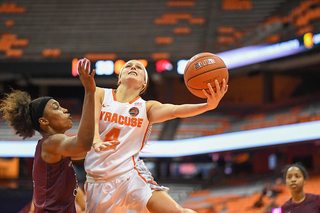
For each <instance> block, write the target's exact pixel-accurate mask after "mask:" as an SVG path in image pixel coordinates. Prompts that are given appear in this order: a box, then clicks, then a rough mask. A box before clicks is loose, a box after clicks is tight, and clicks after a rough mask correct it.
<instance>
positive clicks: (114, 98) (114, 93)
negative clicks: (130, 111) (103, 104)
mask: <svg viewBox="0 0 320 213" xmlns="http://www.w3.org/2000/svg"><path fill="white" fill-rule="evenodd" d="M112 96H113V100H114V101H117V98H116V90H115V89H113V90H112ZM139 98H140V96H139V95H138V96H137V97H136V98H135V99H133V100H132V101H129V104H132V103H133V102H135V101H136V100H138V99H139Z"/></svg>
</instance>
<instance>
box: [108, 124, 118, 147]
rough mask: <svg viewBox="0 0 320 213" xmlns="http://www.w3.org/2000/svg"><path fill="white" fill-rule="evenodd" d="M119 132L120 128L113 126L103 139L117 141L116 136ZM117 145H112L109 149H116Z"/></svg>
mask: <svg viewBox="0 0 320 213" xmlns="http://www.w3.org/2000/svg"><path fill="white" fill-rule="evenodd" d="M119 134H120V129H117V128H113V129H112V130H110V132H108V133H107V135H106V137H105V139H104V141H118V137H119ZM116 147H117V145H113V146H111V147H110V149H116Z"/></svg>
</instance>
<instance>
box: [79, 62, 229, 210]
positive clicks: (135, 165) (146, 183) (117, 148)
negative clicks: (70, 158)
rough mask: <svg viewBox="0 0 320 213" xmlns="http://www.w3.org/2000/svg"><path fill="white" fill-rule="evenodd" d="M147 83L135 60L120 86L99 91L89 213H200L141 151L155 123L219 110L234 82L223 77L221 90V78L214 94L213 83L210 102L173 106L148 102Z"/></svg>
mask: <svg viewBox="0 0 320 213" xmlns="http://www.w3.org/2000/svg"><path fill="white" fill-rule="evenodd" d="M147 84H148V73H147V71H146V69H145V67H144V66H143V65H142V64H141V63H140V62H139V61H136V60H131V61H128V62H127V63H126V64H125V65H124V66H123V67H122V69H121V71H120V73H119V79H118V88H117V89H116V90H112V89H104V88H97V89H96V95H95V106H96V107H95V110H96V112H95V130H96V131H95V137H94V138H95V139H94V142H93V147H92V148H91V150H90V151H89V152H88V154H87V156H86V159H85V163H84V164H85V170H86V172H87V180H86V186H85V187H86V201H87V210H86V212H88V213H93V212H95V213H103V212H108V213H125V212H128V208H129V209H132V210H134V211H136V212H138V213H148V212H151V213H172V212H175V213H176V212H177V213H178V212H181V213H182V212H194V211H193V210H190V209H185V208H182V207H181V206H180V205H179V204H178V203H177V202H175V201H174V200H173V199H172V198H171V197H170V196H169V195H168V194H167V191H168V188H166V187H163V186H159V185H158V184H157V183H156V182H155V181H154V180H153V177H152V175H151V173H150V172H149V171H148V169H147V167H146V166H145V164H144V163H143V161H142V160H140V159H139V152H140V151H141V149H142V148H143V146H144V145H145V143H146V142H147V139H148V137H149V134H150V130H151V125H152V124H153V123H159V122H164V121H166V120H170V119H174V118H178V117H179V118H185V117H190V116H195V115H199V114H201V113H204V112H206V111H208V110H212V109H215V108H216V107H217V106H218V104H219V102H220V100H221V99H222V97H223V96H224V94H225V93H226V92H227V89H228V86H227V85H226V82H225V80H223V84H222V86H221V88H220V86H219V83H218V82H217V81H216V82H215V85H216V88H217V91H216V92H214V90H213V89H212V87H211V85H210V84H208V87H209V90H210V94H209V93H207V92H205V91H204V94H205V95H206V97H207V102H206V103H202V104H183V105H173V104H162V103H160V102H158V101H145V100H143V99H142V98H141V97H140V96H139V95H140V94H142V93H143V92H144V91H145V89H146V86H147ZM108 141H109V142H110V145H109V146H108V145H106V146H104V145H103V143H105V144H106V142H108ZM116 141H117V145H114V143H116ZM111 143H113V144H111ZM101 147H102V148H101Z"/></svg>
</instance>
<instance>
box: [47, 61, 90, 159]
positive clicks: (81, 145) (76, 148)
mask: <svg viewBox="0 0 320 213" xmlns="http://www.w3.org/2000/svg"><path fill="white" fill-rule="evenodd" d="M78 73H79V78H80V80H81V83H82V85H83V87H84V89H85V94H84V100H83V108H82V115H81V120H80V125H79V129H78V133H77V135H76V136H72V137H69V136H67V135H65V134H54V135H53V136H52V137H50V138H48V140H46V141H45V142H44V143H43V146H42V150H43V151H44V152H45V153H46V154H50V155H52V157H50V159H51V160H50V161H52V162H55V161H56V160H58V159H59V158H61V156H71V157H73V156H78V155H81V154H84V153H86V152H87V151H89V150H90V148H91V146H92V142H93V136H94V110H95V103H94V96H95V91H96V84H95V81H94V74H95V71H94V70H93V71H92V73H91V74H90V61H89V60H87V59H83V60H80V61H79V63H78Z"/></svg>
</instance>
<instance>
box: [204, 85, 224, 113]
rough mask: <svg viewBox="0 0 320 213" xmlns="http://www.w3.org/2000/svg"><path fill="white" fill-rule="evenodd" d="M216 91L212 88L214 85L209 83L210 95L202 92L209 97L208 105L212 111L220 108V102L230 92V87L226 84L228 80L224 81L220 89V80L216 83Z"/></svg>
mask: <svg viewBox="0 0 320 213" xmlns="http://www.w3.org/2000/svg"><path fill="white" fill-rule="evenodd" d="M214 84H215V88H216V91H214V89H213V88H212V85H211V84H210V83H208V84H207V85H208V88H209V91H210V93H208V92H206V90H204V89H203V90H202V91H203V94H204V95H205V96H206V97H207V104H208V105H209V106H210V108H211V109H214V108H216V107H217V106H218V104H219V102H220V101H221V99H222V98H223V96H224V94H226V92H227V91H228V85H227V83H226V79H223V80H222V85H221V87H220V85H219V82H218V80H215V81H214Z"/></svg>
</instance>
